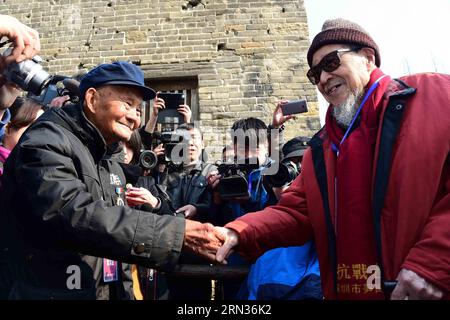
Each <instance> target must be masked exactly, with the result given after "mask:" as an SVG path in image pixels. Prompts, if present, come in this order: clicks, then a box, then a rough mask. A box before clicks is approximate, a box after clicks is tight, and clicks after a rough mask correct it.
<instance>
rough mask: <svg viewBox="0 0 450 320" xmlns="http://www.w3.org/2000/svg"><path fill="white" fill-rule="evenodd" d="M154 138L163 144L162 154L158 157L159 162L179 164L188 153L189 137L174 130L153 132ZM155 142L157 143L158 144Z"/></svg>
mask: <svg viewBox="0 0 450 320" xmlns="http://www.w3.org/2000/svg"><path fill="white" fill-rule="evenodd" d="M154 138H156V140H157V141H159V143H162V144H163V147H164V156H163V157H159V158H158V162H159V163H166V164H167V163H172V164H177V165H178V164H181V163H182V162H183V161H184V160H185V158H186V157H187V155H188V151H189V139H190V137H188V136H184V135H181V134H179V133H176V132H175V131H164V132H155V133H154ZM159 143H157V144H159Z"/></svg>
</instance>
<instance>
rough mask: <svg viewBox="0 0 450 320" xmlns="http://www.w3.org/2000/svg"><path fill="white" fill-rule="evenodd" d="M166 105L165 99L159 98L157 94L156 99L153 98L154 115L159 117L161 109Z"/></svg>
mask: <svg viewBox="0 0 450 320" xmlns="http://www.w3.org/2000/svg"><path fill="white" fill-rule="evenodd" d="M158 93H159V92H158ZM165 107H166V103H165V102H164V100H163V99H162V98H159V97H158V95H156V97H155V99H153V108H152V114H153V116H155V117H158V113H159V110H162V109H164V108H165Z"/></svg>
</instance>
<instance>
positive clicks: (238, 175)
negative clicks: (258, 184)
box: [217, 158, 259, 200]
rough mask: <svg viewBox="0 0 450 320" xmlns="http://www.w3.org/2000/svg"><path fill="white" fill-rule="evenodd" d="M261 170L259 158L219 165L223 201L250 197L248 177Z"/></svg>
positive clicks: (236, 160) (237, 160)
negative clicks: (254, 171)
mask: <svg viewBox="0 0 450 320" xmlns="http://www.w3.org/2000/svg"><path fill="white" fill-rule="evenodd" d="M258 168H259V163H258V159H257V158H248V159H235V161H234V162H232V163H221V164H218V165H217V171H218V172H219V174H220V175H221V176H222V177H221V178H220V181H219V185H218V191H219V194H220V196H221V198H222V199H224V200H230V199H233V198H237V197H249V196H250V194H249V190H248V189H249V187H248V180H247V176H248V175H249V174H250V172H252V171H253V170H255V169H258Z"/></svg>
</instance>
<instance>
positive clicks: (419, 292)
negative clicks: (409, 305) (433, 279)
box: [391, 269, 444, 300]
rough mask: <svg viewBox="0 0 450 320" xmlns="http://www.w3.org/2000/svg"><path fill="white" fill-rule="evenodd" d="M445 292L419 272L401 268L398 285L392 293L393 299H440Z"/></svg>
mask: <svg viewBox="0 0 450 320" xmlns="http://www.w3.org/2000/svg"><path fill="white" fill-rule="evenodd" d="M443 295H444V293H443V292H442V290H440V289H438V288H437V287H436V286H434V285H433V284H431V283H429V282H428V281H426V280H425V279H424V278H422V277H421V276H419V275H418V274H417V273H415V272H413V271H411V270H408V269H402V270H400V272H399V274H398V276H397V286H396V287H395V289H394V291H392V294H391V300H439V299H442V297H443Z"/></svg>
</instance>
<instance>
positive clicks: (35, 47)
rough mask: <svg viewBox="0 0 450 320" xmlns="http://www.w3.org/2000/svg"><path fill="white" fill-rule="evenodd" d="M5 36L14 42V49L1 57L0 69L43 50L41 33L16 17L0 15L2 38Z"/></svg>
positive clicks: (29, 57)
mask: <svg viewBox="0 0 450 320" xmlns="http://www.w3.org/2000/svg"><path fill="white" fill-rule="evenodd" d="M3 36H4V37H7V38H8V39H9V40H11V41H12V42H13V46H14V49H13V51H12V53H11V54H10V55H9V56H7V57H5V58H3V57H1V58H0V70H1V69H3V68H4V66H5V65H6V64H8V63H11V62H13V61H16V62H21V61H23V60H27V59H31V58H32V57H34V56H35V55H36V54H37V53H38V52H39V50H41V43H40V41H39V33H38V32H37V31H36V30H34V29H32V28H30V27H28V26H26V25H24V24H23V23H21V22H20V21H19V20H17V19H16V18H14V17H11V16H8V15H0V38H1V37H3Z"/></svg>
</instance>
